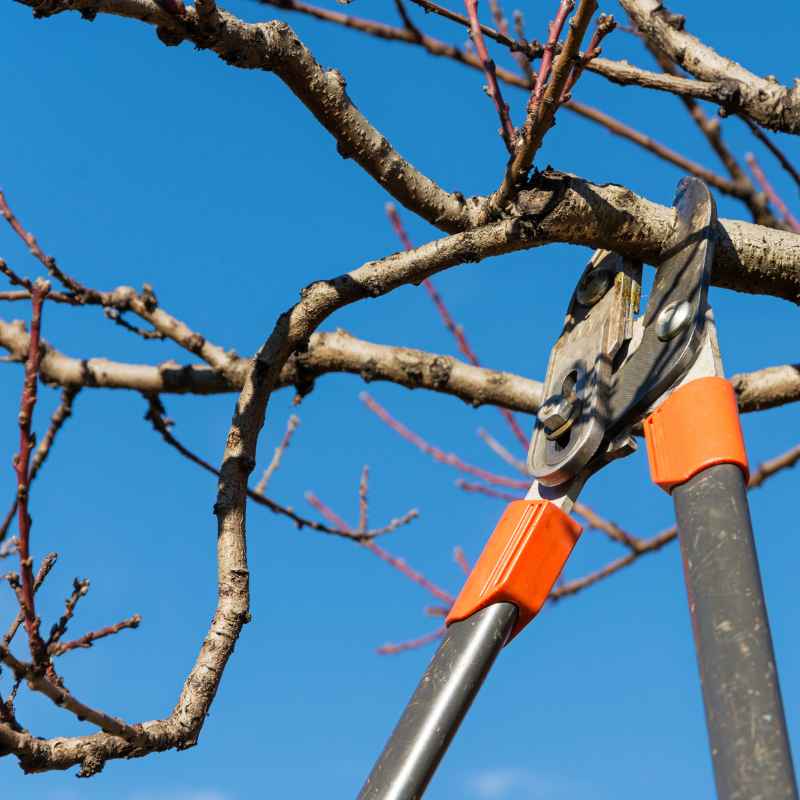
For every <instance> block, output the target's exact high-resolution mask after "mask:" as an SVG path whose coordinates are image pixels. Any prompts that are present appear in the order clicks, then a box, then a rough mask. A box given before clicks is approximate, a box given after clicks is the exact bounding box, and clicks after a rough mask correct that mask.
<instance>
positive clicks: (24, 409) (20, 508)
mask: <svg viewBox="0 0 800 800" xmlns="http://www.w3.org/2000/svg"><path fill="white" fill-rule="evenodd" d="M0 207H2V208H4V209H7V206H6V205H5V201H4V199H3V197H2V193H0ZM9 213H10V212H9ZM6 218H7V219H8V217H6ZM12 219H13V217H12ZM12 225H13V222H12ZM34 245H35V240H34V244H32V245H31V247H34ZM49 291H50V284H49V283H47V281H42V280H37V281H36V282H35V283H34V284H33V286H32V287H31V336H30V347H29V351H28V358H27V361H26V362H25V381H24V384H23V389H22V399H21V400H20V410H19V420H18V422H19V452H18V453H17V455H16V456H15V457H14V465H13V466H14V472H15V473H16V477H17V512H18V514H17V518H18V522H17V525H18V527H19V538H18V543H17V552H18V553H19V564H20V574H21V577H22V582H21V588H20V606H21V608H22V612H23V617H24V620H25V630H26V631H27V633H28V643H29V645H30V651H31V656H32V658H33V661H34V663H35V664H36V665H37V666H39V665H42V664H44V663H45V662H46V660H47V654H46V652H45V645H44V642H43V641H42V637H41V634H40V633H39V626H40V620H39V618H38V617H37V616H36V605H35V602H34V588H33V587H34V577H33V558H32V557H31V551H30V536H31V516H30V514H29V513H28V494H29V490H30V480H31V478H30V467H29V465H30V456H31V451H32V450H33V446H34V437H33V435H32V433H31V422H32V420H33V410H34V408H35V406H36V395H37V391H36V390H37V384H38V378H39V362H40V358H41V350H40V349H39V340H40V333H41V318H42V306H43V304H44V300H45V297H47V293H48V292H49Z"/></svg>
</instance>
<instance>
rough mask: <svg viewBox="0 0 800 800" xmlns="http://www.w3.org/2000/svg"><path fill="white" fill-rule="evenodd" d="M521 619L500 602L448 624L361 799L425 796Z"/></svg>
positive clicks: (509, 605) (401, 799)
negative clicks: (516, 623)
mask: <svg viewBox="0 0 800 800" xmlns="http://www.w3.org/2000/svg"><path fill="white" fill-rule="evenodd" d="M516 618H517V609H516V606H514V605H513V604H512V603H494V604H492V605H490V606H487V607H486V608H482V609H481V610H480V611H477V612H476V613H475V614H473V615H472V616H471V617H468V618H467V619H465V620H462V621H461V622H455V623H453V624H452V625H451V626H450V627H449V628H448V629H447V634H446V635H445V638H444V640H443V641H442V643H441V645H439V649H438V650H437V651H436V654H435V655H434V657H433V660H432V661H431V663H430V665H429V666H428V669H427V670H426V671H425V674H424V675H423V676H422V680H421V681H420V682H419V685H418V686H417V689H416V691H415V692H414V695H413V697H412V698H411V700H410V702H409V704H408V705H407V706H406V710H405V712H404V713H403V716H402V717H401V718H400V721H399V722H398V723H397V727H396V728H395V729H394V731H393V733H392V735H391V737H390V738H389V741H388V742H387V743H386V747H384V749H383V753H381V756H380V758H379V759H378V762H377V763H376V764H375V767H374V768H373V770H372V772H371V773H370V775H369V777H368V778H367V782H366V783H365V784H364V787H363V788H362V789H361V792H360V794H359V795H358V800H417V798H420V797H422V793H423V792H424V791H425V789H426V787H427V786H428V783H429V782H430V780H431V778H432V777H433V773H434V771H435V770H436V767H437V766H438V765H439V762H440V761H441V759H442V756H443V755H444V754H445V751H446V750H447V748H448V746H449V744H450V741H451V740H452V738H453V736H454V735H455V733H456V731H457V730H458V727H459V725H460V724H461V721H462V720H463V719H464V715H465V714H466V713H467V711H468V710H469V707H470V706H471V705H472V701H473V700H474V699H475V695H476V694H477V693H478V689H480V687H481V685H482V684H483V681H484V679H485V678H486V675H487V674H488V672H489V669H490V668H491V666H492V664H493V663H494V660H495V658H497V654H498V653H499V652H500V650H501V649H502V647H503V645H504V644H505V643H506V640H507V639H508V636H509V634H510V633H511V629H512V628H513V627H514V623H515V621H516Z"/></svg>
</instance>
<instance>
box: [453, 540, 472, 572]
mask: <svg viewBox="0 0 800 800" xmlns="http://www.w3.org/2000/svg"><path fill="white" fill-rule="evenodd" d="M453 561H455V562H456V564H458V566H459V567H461V569H462V570H463V572H464V574H465V575H469V574H470V572H472V567H471V566H470V565H469V561H467V557H466V556H465V555H464V550H463V548H462V547H460V546H459V545H456V546H455V547H454V548H453Z"/></svg>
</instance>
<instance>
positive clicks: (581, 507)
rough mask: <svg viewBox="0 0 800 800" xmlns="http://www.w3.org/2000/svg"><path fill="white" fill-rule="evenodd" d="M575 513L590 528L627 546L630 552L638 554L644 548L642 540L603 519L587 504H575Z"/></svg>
mask: <svg viewBox="0 0 800 800" xmlns="http://www.w3.org/2000/svg"><path fill="white" fill-rule="evenodd" d="M573 511H574V513H575V514H577V515H578V516H579V517H582V518H583V519H584V520H585V521H586V523H587V524H588V525H589V527H590V528H593V529H594V530H596V531H600V532H601V533H604V534H605V535H606V536H608V538H609V539H613V541H615V542H619V543H620V544H622V545H625V547H627V548H628V549H629V550H633V551H637V552H638V550H639V548H640V547H641V546H642V542H641V540H639V539H638V538H637V537H635V536H632V535H631V534H630V533H628V532H627V531H625V530H623V529H622V528H620V527H619V525H617V524H616V523H614V522H611V521H610V520H607V519H606V518H605V517H601V516H600V515H599V514H598V513H597V512H596V511H594V510H593V509H591V508H589V506H587V505H586V503H575V505H574V506H573Z"/></svg>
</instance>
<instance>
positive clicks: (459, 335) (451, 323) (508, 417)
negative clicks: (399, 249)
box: [386, 203, 528, 449]
mask: <svg viewBox="0 0 800 800" xmlns="http://www.w3.org/2000/svg"><path fill="white" fill-rule="evenodd" d="M386 215H387V216H388V217H389V222H390V223H391V225H392V228H394V231H395V233H396V234H397V237H398V238H399V239H400V242H401V243H402V245H403V247H404V248H405V249H406V250H413V245H412V244H411V239H409V237H408V234H407V233H406V230H405V227H404V225H403V222H402V220H401V219H400V215H399V214H398V213H397V208H396V207H395V205H394V203H387V204H386ZM422 285H423V286H424V287H425V289H426V291H427V292H428V295H429V296H430V298H431V300H432V301H433V304H434V306H436V310H437V311H438V312H439V316H440V317H441V318H442V322H443V323H444V326H445V328H447V330H448V331H450V333H451V334H452V335H453V338H454V339H455V340H456V344H457V345H458V349H459V351H460V352H461V354H462V355H463V356H464V358H466V359H467V361H469V363H470V364H472V365H473V366H475V367H479V366H480V361H479V360H478V356H477V354H476V353H475V351H474V350H473V349H472V347H471V345H470V343H469V341H468V340H467V337H466V336H465V334H464V329H463V328H462V327H461V325H458V324H457V323H456V321H455V320H454V319H453V317H452V315H451V314H450V310H449V309H448V308H447V305H446V304H445V302H444V300H443V299H442V296H441V295H440V294H439V292H438V291H437V290H436V287H435V286H434V285H433V281H432V280H431V279H430V278H425V280H423V281H422ZM498 411H499V412H500V414H501V415H502V417H503V419H504V420H505V421H506V422H507V423H508V426H509V427H510V428H511V431H512V432H513V434H514V435H515V436H516V437H517V440H518V441H519V443H520V444H521V445H522V446H523V447H524V448H525V449H527V447H528V437H527V436H525V432H524V431H523V430H522V428H521V427H520V425H519V423H518V422H517V418H516V417H515V416H514V414H513V413H512V412H511V411H509V410H508V409H507V408H498Z"/></svg>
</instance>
